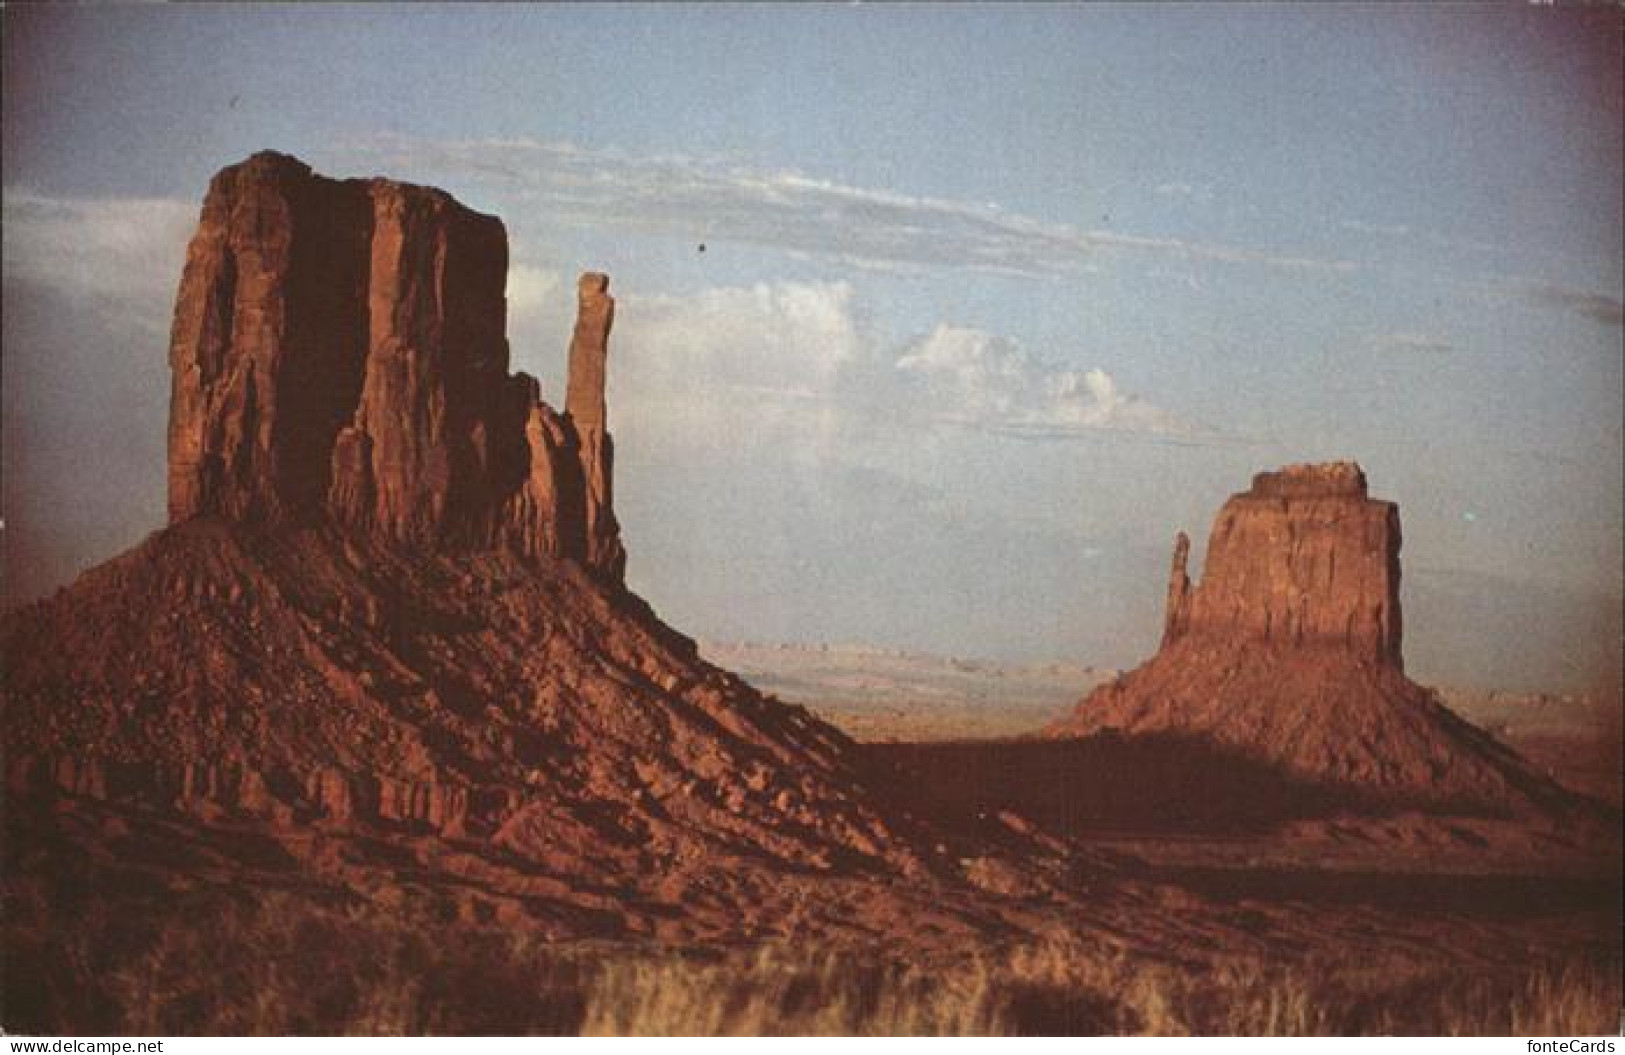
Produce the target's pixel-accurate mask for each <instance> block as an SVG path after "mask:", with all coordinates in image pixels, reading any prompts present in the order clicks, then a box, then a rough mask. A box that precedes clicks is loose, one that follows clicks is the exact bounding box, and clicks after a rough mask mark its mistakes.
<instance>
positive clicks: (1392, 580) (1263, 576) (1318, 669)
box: [1049, 462, 1561, 811]
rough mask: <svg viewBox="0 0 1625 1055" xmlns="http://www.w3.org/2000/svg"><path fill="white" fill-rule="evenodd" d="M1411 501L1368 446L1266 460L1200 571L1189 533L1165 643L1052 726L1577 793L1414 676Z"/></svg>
mask: <svg viewBox="0 0 1625 1055" xmlns="http://www.w3.org/2000/svg"><path fill="white" fill-rule="evenodd" d="M1399 547H1400V529H1399V509H1398V507H1397V506H1396V505H1394V503H1392V502H1383V501H1378V500H1375V499H1372V498H1370V497H1368V495H1367V493H1366V479H1365V474H1364V473H1363V472H1362V471H1361V470H1360V467H1359V466H1358V465H1355V464H1353V463H1352V462H1335V463H1331V464H1325V465H1291V466H1287V467H1286V468H1284V469H1281V470H1280V471H1278V472H1265V473H1259V474H1258V475H1257V476H1255V477H1254V478H1253V485H1252V487H1251V489H1250V490H1248V491H1245V492H1243V493H1241V494H1237V495H1233V496H1231V498H1230V499H1229V500H1228V501H1227V502H1225V504H1224V507H1223V508H1222V509H1221V510H1220V511H1219V515H1218V517H1217V518H1216V519H1215V520H1214V523H1213V533H1212V535H1211V536H1210V537H1209V540H1208V548H1207V560H1206V566H1205V568H1204V570H1203V573H1202V577H1201V580H1200V581H1199V582H1196V583H1193V582H1192V580H1191V578H1190V575H1189V572H1188V570H1187V561H1188V558H1189V554H1190V539H1189V538H1188V537H1187V536H1186V535H1185V534H1184V533H1183V532H1181V533H1180V534H1179V536H1178V537H1177V538H1176V540H1175V543H1174V556H1173V566H1172V569H1171V571H1170V574H1169V582H1168V610H1167V615H1166V619H1165V622H1164V626H1163V638H1162V646H1161V648H1160V649H1159V650H1158V651H1157V654H1156V655H1155V656H1153V657H1152V658H1151V659H1150V660H1149V661H1148V662H1146V663H1145V664H1143V665H1141V666H1140V667H1138V668H1137V669H1135V670H1133V671H1131V672H1129V673H1128V674H1125V675H1123V676H1122V677H1120V678H1118V679H1117V680H1115V681H1113V682H1110V683H1108V684H1106V685H1102V686H1101V687H1100V688H1098V689H1096V690H1095V691H1094V692H1092V693H1090V694H1089V696H1087V697H1086V698H1085V699H1084V700H1083V701H1082V702H1081V703H1079V704H1078V706H1077V708H1076V709H1075V710H1074V711H1073V713H1072V714H1070V715H1068V716H1067V717H1066V718H1064V719H1062V720H1061V721H1059V722H1057V723H1056V724H1055V725H1053V726H1052V727H1051V728H1050V729H1049V733H1050V735H1052V736H1089V735H1093V734H1096V733H1103V732H1113V733H1117V734H1121V735H1127V736H1132V737H1162V736H1169V735H1172V736H1180V737H1196V738H1198V739H1199V740H1200V741H1201V742H1206V743H1209V744H1212V745H1215V746H1216V747H1219V748H1223V749H1224V750H1226V751H1232V752H1236V753H1237V754H1238V756H1240V757H1246V758H1251V759H1255V760H1258V761H1261V762H1264V763H1265V764H1268V765H1270V766H1273V767H1276V768H1277V769H1278V770H1280V771H1281V772H1283V773H1284V774H1285V775H1288V776H1290V777H1291V778H1293V779H1295V780H1298V781H1304V782H1308V783H1309V784H1310V785H1328V786H1340V787H1344V788H1355V789H1358V790H1359V791H1360V792H1361V793H1362V794H1363V795H1365V796H1366V797H1367V798H1371V799H1382V800H1390V801H1399V802H1407V803H1418V804H1427V805H1449V806H1452V807H1466V808H1469V809H1474V810H1484V809H1488V810H1494V811H1503V810H1506V809H1518V808H1523V807H1526V806H1530V805H1536V804H1550V803H1554V802H1558V801H1559V800H1560V799H1561V795H1560V793H1559V792H1558V791H1557V789H1556V788H1555V787H1554V786H1553V785H1551V784H1550V782H1548V781H1546V780H1544V779H1543V778H1541V777H1540V776H1539V775H1538V774H1536V773H1535V772H1534V771H1532V770H1531V769H1530V768H1529V767H1528V766H1527V765H1526V764H1525V763H1524V762H1523V761H1522V760H1521V759H1519V758H1518V757H1517V756H1516V755H1515V754H1514V753H1513V752H1511V751H1510V750H1508V749H1507V748H1505V747H1503V746H1501V745H1500V744H1498V743H1496V742H1495V741H1494V740H1493V739H1491V738H1490V737H1489V736H1488V735H1486V734H1484V733H1482V732H1480V731H1479V730H1477V729H1475V728H1473V727H1472V726H1470V725H1468V724H1467V723H1466V722H1463V721H1462V720H1461V719H1459V718H1457V717H1456V716H1455V715H1454V714H1451V713H1450V712H1449V711H1448V710H1447V709H1446V708H1445V707H1444V706H1443V705H1442V704H1440V703H1439V702H1438V700H1437V699H1436V698H1435V697H1434V695H1433V693H1431V692H1429V691H1428V690H1427V689H1424V688H1422V687H1421V686H1419V685H1417V684H1415V683H1414V682H1412V681H1410V680H1409V679H1408V678H1406V677H1405V674H1404V670H1403V658H1402V642H1401V631H1402V626H1401V618H1400V605H1399V574H1400V572H1399Z"/></svg>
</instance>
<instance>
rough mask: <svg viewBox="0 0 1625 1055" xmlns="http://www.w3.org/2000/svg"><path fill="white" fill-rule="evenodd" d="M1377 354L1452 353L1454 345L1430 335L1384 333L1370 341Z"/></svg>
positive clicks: (1443, 338)
mask: <svg viewBox="0 0 1625 1055" xmlns="http://www.w3.org/2000/svg"><path fill="white" fill-rule="evenodd" d="M1371 344H1372V347H1374V348H1375V349H1376V350H1377V351H1379V352H1419V353H1426V352H1452V351H1455V349H1456V345H1455V344H1454V342H1452V341H1451V340H1450V338H1448V337H1442V336H1439V335H1437V334H1432V333H1384V334H1380V335H1378V336H1376V337H1374V338H1372V340H1371Z"/></svg>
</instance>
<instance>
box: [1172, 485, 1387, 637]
mask: <svg viewBox="0 0 1625 1055" xmlns="http://www.w3.org/2000/svg"><path fill="white" fill-rule="evenodd" d="M1399 547H1400V530H1399V509H1398V507H1397V506H1395V505H1394V504H1393V503H1392V502H1382V501H1376V500H1374V499H1371V498H1369V497H1367V494H1366V480H1365V474H1364V473H1363V472H1361V470H1360V467H1359V466H1358V465H1355V464H1353V463H1350V462H1337V463H1332V464H1328V465H1292V466H1288V467H1286V468H1284V469H1282V470H1280V471H1279V472H1267V473H1259V474H1258V475H1257V476H1256V477H1254V478H1253V486H1252V489H1251V490H1249V491H1246V492H1244V493H1242V494H1238V495H1234V496H1232V497H1231V498H1230V500H1229V501H1228V502H1226V503H1225V504H1224V508H1223V509H1221V510H1220V511H1219V515H1218V518H1217V519H1216V520H1215V521H1214V524H1213V532H1212V534H1211V535H1210V536H1209V540H1208V550H1207V560H1206V563H1205V568H1204V571H1203V573H1202V578H1201V582H1200V583H1199V584H1198V585H1197V586H1196V587H1195V588H1194V589H1192V588H1191V587H1190V583H1189V579H1188V578H1187V577H1186V575H1185V569H1184V563H1185V562H1184V556H1185V554H1187V553H1188V551H1189V548H1190V542H1189V540H1188V539H1187V538H1185V536H1184V535H1183V534H1181V535H1180V537H1179V540H1178V542H1177V543H1176V545H1175V558H1174V565H1175V567H1174V572H1173V578H1174V581H1173V582H1172V583H1170V586H1169V597H1168V622H1167V630H1166V634H1165V637H1164V641H1165V643H1166V642H1171V641H1174V640H1177V639H1179V638H1180V637H1182V636H1185V635H1187V634H1189V635H1193V636H1196V637H1201V638H1205V639H1207V640H1209V641H1215V642H1234V643H1237V644H1245V643H1262V644H1268V645H1272V646H1279V647H1286V648H1300V647H1301V648H1320V647H1324V648H1332V649H1342V650H1346V651H1347V652H1349V653H1351V654H1352V655H1355V656H1357V657H1359V658H1361V659H1365V660H1370V661H1373V662H1381V663H1386V664H1390V665H1392V666H1393V667H1395V668H1403V659H1402V654H1401V641H1400V637H1401V618H1400V606H1399Z"/></svg>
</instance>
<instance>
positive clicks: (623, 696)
mask: <svg viewBox="0 0 1625 1055" xmlns="http://www.w3.org/2000/svg"><path fill="white" fill-rule="evenodd" d="M506 267H507V245H506V239H505V235H504V233H503V228H502V225H501V223H500V222H498V221H497V220H496V219H494V218H492V217H487V216H481V215H479V214H477V213H474V212H471V211H470V210H468V209H466V208H464V207H462V206H460V205H459V204H457V203H456V202H455V201H453V200H452V199H451V198H450V197H449V196H447V195H446V194H444V193H443V192H441V191H438V190H432V189H428V188H423V187H413V186H408V185H404V184H399V183H393V182H389V181H386V180H379V179H373V180H351V181H335V180H330V179H325V178H323V177H320V176H317V175H314V174H312V173H311V171H310V170H309V169H308V168H307V167H306V166H304V165H303V164H302V163H300V162H298V161H296V160H294V159H292V158H289V157H285V156H282V155H277V154H259V155H256V156H254V157H253V158H250V159H249V160H248V161H246V162H243V163H242V164H239V165H235V166H233V167H231V168H228V169H225V170H224V171H222V172H221V173H220V174H219V175H217V176H216V177H215V178H214V180H213V181H212V183H211V185H210V188H209V192H208V196H207V199H206V201H205V203H204V207H203V211H202V216H201V220H200V223H199V227H198V231H197V234H196V236H195V237H194V238H193V240H192V243H191V247H190V249H189V251H188V256H187V262H186V270H185V275H184V278H183V280H182V283H181V288H180V293H179V297H178V303H177V305H176V309H175V325H174V333H173V338H172V342H171V347H170V361H171V365H172V368H173V371H174V385H173V402H172V407H171V417H170V514H171V515H170V526H169V527H168V528H166V529H165V530H163V531H160V532H158V533H157V534H155V535H153V536H152V537H151V538H149V539H148V540H147V541H146V542H145V543H144V544H142V545H141V546H139V547H137V548H136V549H134V550H132V551H130V552H128V553H126V554H124V555H123V556H120V557H117V558H115V559H114V560H111V561H109V562H107V563H106V564H103V565H102V566H100V567H98V568H95V569H92V570H91V571H88V572H86V573H85V574H84V575H82V576H81V577H80V578H79V579H78V580H77V581H76V582H75V583H74V584H73V585H72V586H71V587H69V588H67V589H66V590H63V591H61V592H59V593H58V594H57V595H56V596H54V597H52V598H49V599H47V600H44V601H41V602H39V603H36V604H34V605H31V606H29V607H27V608H25V609H21V610H19V611H16V612H13V613H10V614H8V615H7V616H6V617H5V619H4V621H3V622H0V655H3V657H4V669H5V682H4V686H3V688H4V711H3V728H4V734H5V744H6V758H5V765H6V778H7V786H8V802H9V803H10V805H11V806H14V807H17V808H16V809H8V811H7V812H8V813H9V814H11V816H13V817H15V818H45V819H44V820H42V821H41V823H42V825H43V830H47V831H51V832H52V833H53V834H51V835H50V836H48V838H59V837H60V836H61V833H60V832H59V831H57V830H56V828H55V823H56V822H54V821H51V820H50V819H49V818H51V817H55V816H63V817H65V816H68V815H69V814H70V813H72V812H73V809H70V808H69V805H68V804H70V803H78V804H80V806H82V807H83V808H84V809H86V810H91V811H94V810H108V811H111V812H112V813H115V814H116V813H125V814H128V813H129V811H132V810H133V811H136V812H137V813H139V814H140V816H142V817H144V818H147V821H144V822H143V823H147V822H149V821H150V822H152V823H155V824H158V825H160V826H166V825H183V826H184V825H203V826H204V828H205V829H206V834H203V835H196V834H189V835H187V836H186V837H185V839H183V840H181V841H182V842H185V841H188V840H195V841H201V842H203V843H207V844H217V843H218V844H220V845H226V844H230V843H231V842H232V840H234V839H237V838H239V837H240V835H241V833H243V832H250V831H251V832H258V833H261V834H262V835H264V836H266V837H269V838H271V839H273V840H274V841H276V842H277V843H278V845H280V846H282V847H283V848H284V851H285V852H286V853H288V854H292V855H293V856H295V857H298V858H300V859H301V860H302V861H303V862H304V863H305V864H306V865H307V866H308V867H311V868H314V869H316V870H317V871H318V872H323V873H324V874H327V875H328V877H329V878H332V877H334V876H337V877H338V880H339V882H340V883H341V884H342V885H348V886H350V887H352V888H362V889H370V888H371V887H372V886H374V885H375V884H378V883H381V882H384V881H383V880H382V879H380V878H379V875H380V867H382V868H383V871H386V872H388V871H394V872H395V874H396V875H397V876H399V875H401V874H406V875H408V876H410V875H411V874H413V873H414V870H415V869H416V870H420V871H421V872H422V873H423V874H433V875H434V876H436V877H437V878H436V883H437V886H438V889H440V890H442V891H445V890H456V891H462V893H460V894H458V895H457V898H458V904H457V905H455V906H454V908H455V910H456V911H466V910H469V906H470V905H471V904H481V905H484V906H485V907H484V908H483V909H479V911H487V910H489V911H501V912H509V913H518V914H521V915H526V916H529V917H530V918H531V919H532V920H533V921H540V922H541V923H542V924H544V929H545V928H552V929H556V930H557V931H559V932H561V933H566V932H573V933H598V934H604V933H615V932H617V931H618V930H621V929H626V928H630V929H643V930H648V929H651V928H654V927H655V926H656V921H657V920H665V921H668V922H670V923H671V926H673V927H675V928H677V932H679V933H681V932H683V931H684V929H685V928H687V929H692V928H696V927H703V926H706V925H707V924H703V923H701V922H700V920H701V919H702V918H703V917H706V916H707V915H708V914H709V915H710V916H711V917H712V918H713V923H712V924H709V925H711V926H721V927H730V926H732V927H737V926H738V925H739V923H740V918H741V917H740V914H739V911H738V907H739V905H741V904H742V903H743V902H744V901H746V900H752V901H754V902H755V903H758V904H760V903H761V902H762V901H763V900H764V899H767V898H768V897H769V896H770V894H771V892H772V890H773V888H774V887H775V884H777V883H779V882H780V881H782V880H783V879H784V876H785V875H786V874H788V873H795V874H799V875H805V876H824V877H830V876H852V875H858V876H868V877H869V881H870V882H873V881H875V880H876V877H891V878H895V877H896V876H897V875H899V874H902V873H915V872H918V871H919V870H920V869H921V868H922V864H921V858H920V856H919V854H918V852H917V851H916V849H915V842H913V841H909V840H905V839H903V838H901V837H899V836H898V835H897V834H896V831H895V830H894V826H893V825H892V824H891V823H890V822H888V821H886V820H884V819H883V818H882V816H881V815H880V812H879V811H878V809H877V807H876V806H875V805H873V803H872V802H871V799H870V796H869V794H868V793H867V792H865V791H864V790H863V788H862V786H861V783H860V781H859V780H858V779H857V777H856V776H855V772H854V763H853V762H852V760H851V759H850V757H849V755H850V747H851V745H850V744H849V742H848V741H847V740H846V739H845V738H844V737H843V736H841V734H839V733H838V732H836V731H835V730H834V729H832V728H830V727H829V726H826V725H824V724H823V723H821V722H819V721H817V720H815V719H813V718H812V717H811V716H809V715H808V714H807V713H806V712H805V711H803V710H801V709H800V708H795V707H789V706H786V705H784V704H781V703H779V702H777V701H775V700H772V699H769V698H766V697H763V696H761V695H760V694H758V693H757V692H755V691H754V690H753V689H751V688H750V687H749V686H748V685H746V684H745V683H743V682H742V681H740V680H739V679H738V678H736V677H734V676H732V675H730V674H727V673H725V672H724V671H721V670H719V669H717V668H715V667H713V666H711V665H710V664H708V663H706V662H704V661H703V660H702V659H701V658H700V657H699V655H698V653H697V651H696V649H695V646H694V644H693V643H692V642H691V641H689V640H688V639H687V638H685V637H683V636H682V635H680V634H678V633H676V632H675V631H673V630H671V629H670V628H669V627H667V626H665V625H664V624H663V623H661V622H660V620H659V619H658V618H657V617H656V616H655V615H654V613H653V612H652V611H651V610H650V609H649V608H648V606H647V605H645V604H644V603H643V602H642V601H640V600H639V599H637V598H636V597H634V596H633V595H631V594H630V593H629V592H628V591H627V590H626V589H625V587H624V586H623V585H622V584H621V581H620V580H621V574H622V569H623V567H624V563H625V554H624V551H623V549H622V548H621V542H620V537H619V528H618V526H617V524H616V520H615V515H614V510H613V505H612V464H611V463H612V452H613V445H612V441H611V439H610V435H609V432H608V430H607V413H606V407H605V379H606V366H607V356H608V350H609V345H608V340H609V334H610V327H611V323H612V319H613V310H614V304H613V301H612V300H611V299H610V297H609V294H608V285H609V280H608V278H607V277H605V276H603V275H600V274H588V275H586V276H584V277H583V278H582V280H581V285H580V297H579V304H578V306H577V307H578V312H579V314H578V319H577V324H576V330H575V338H574V340H573V342H572V345H571V349H570V379H569V386H568V398H567V402H566V409H565V411H564V413H562V414H561V413H558V412H556V411H555V410H554V409H553V408H551V407H549V406H548V405H547V404H546V403H544V402H542V401H541V399H540V386H539V385H538V383H537V382H536V381H535V380H534V379H532V378H529V377H526V376H524V375H522V374H521V375H517V376H510V375H509V373H508V344H507V339H506V337H505V332H504V325H505V310H506V307H505V301H504V283H505V271H506ZM64 800H66V803H65V802H64ZM53 803H55V805H52V804H53ZM41 806H43V808H42V809H38V808H36V807H41ZM74 809H78V807H74ZM185 830H186V831H188V832H191V831H193V829H191V828H186V829H185ZM319 833H325V835H319ZM341 835H342V838H343V839H347V840H350V841H349V842H345V843H343V845H344V846H348V847H349V849H344V850H335V849H332V848H329V849H327V850H322V851H320V852H317V851H316V850H314V849H313V846H315V845H316V843H318V842H320V840H321V839H323V838H328V837H334V838H337V837H339V836H341ZM100 838H101V837H100V836H99V835H98V836H95V837H94V839H93V841H98V844H99V840H100ZM177 838H178V837H177ZM425 840H427V841H425ZM177 845H178V843H177ZM384 846H388V847H393V848H394V850H392V851H389V852H385V853H383V857H382V858H381V860H382V861H383V862H384V865H383V866H381V865H380V863H379V860H372V863H371V864H370V865H369V866H368V867H366V868H362V867H360V866H359V865H357V866H355V867H353V868H352V867H349V866H347V865H346V864H345V863H344V861H340V862H335V861H333V860H330V859H328V857H326V856H323V855H331V854H339V855H340V856H341V857H343V858H344V860H345V861H348V860H349V856H346V855H356V856H357V859H358V860H359V859H360V858H363V857H366V858H369V859H371V858H372V857H375V856H376V855H377V853H379V852H381V851H379V850H378V848H379V847H384ZM369 847H371V849H368V848H369ZM414 847H416V848H419V849H422V848H424V847H427V849H422V853H423V854H424V855H426V856H425V857H424V859H423V860H422V861H421V862H419V863H418V864H414V865H411V866H401V865H400V864H399V859H401V856H402V855H405V857H407V858H410V857H412V855H414V854H416V853H418V849H413V848H414ZM171 848H172V849H173V847H171ZM391 853H393V854H394V856H393V857H392V856H391ZM313 855H314V856H313ZM47 856H49V855H47ZM352 863H353V862H352ZM385 866H387V867H385ZM182 871H184V868H183V869H182ZM775 877H777V878H775ZM391 882H395V883H397V884H404V889H406V890H410V889H411V888H412V886H413V883H414V882H415V881H414V880H412V879H410V878H408V879H399V878H397V879H395V880H392V881H391ZM465 888H466V889H465ZM372 892H373V893H376V891H372ZM747 894H748V896H747ZM396 895H399V896H405V895H404V894H403V893H402V889H401V888H396V889H395V894H392V895H391V896H396ZM772 896H778V895H772ZM922 896H923V895H922ZM869 900H870V902H871V903H872V907H874V909H875V910H876V911H881V910H882V909H884V906H885V905H888V904H889V905H891V908H890V909H885V911H892V912H895V911H896V906H895V902H882V901H875V900H874V899H873V897H870V898H869ZM831 911H832V912H834V913H835V914H837V915H844V916H848V917H851V916H852V912H853V910H852V909H850V908H835V907H834V906H833V904H832V906H831ZM860 914H861V913H860ZM673 921H674V922H673ZM751 925H752V926H754V925H755V924H754V923H752V924H751Z"/></svg>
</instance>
